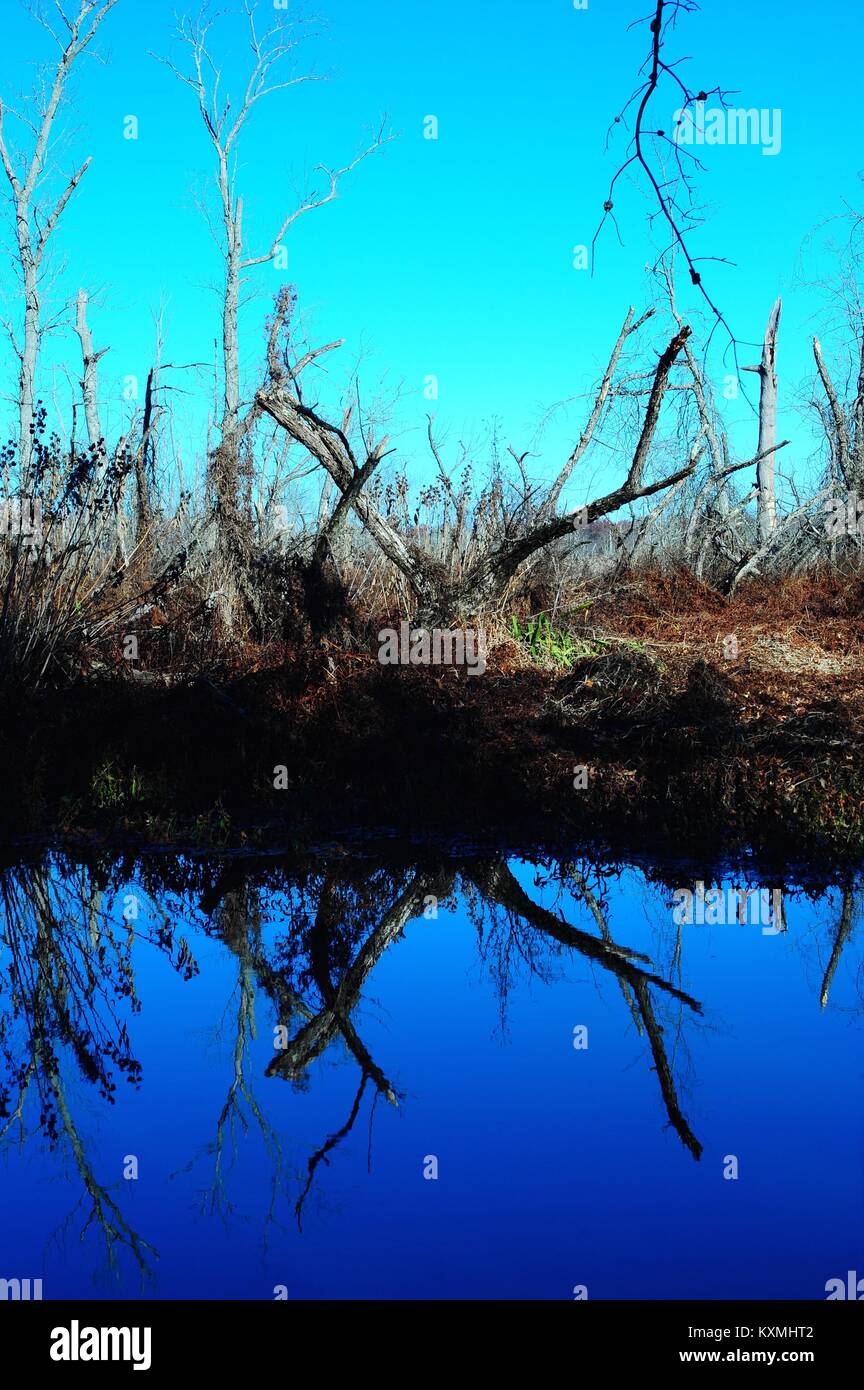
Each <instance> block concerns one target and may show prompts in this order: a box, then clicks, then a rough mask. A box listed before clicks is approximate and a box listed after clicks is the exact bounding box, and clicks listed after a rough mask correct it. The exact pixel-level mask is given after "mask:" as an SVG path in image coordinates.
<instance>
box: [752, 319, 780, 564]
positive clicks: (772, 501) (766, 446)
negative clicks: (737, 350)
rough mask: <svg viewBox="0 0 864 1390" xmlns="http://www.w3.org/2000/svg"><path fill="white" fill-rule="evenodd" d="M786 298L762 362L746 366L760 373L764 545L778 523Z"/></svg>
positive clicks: (770, 321)
mask: <svg viewBox="0 0 864 1390" xmlns="http://www.w3.org/2000/svg"><path fill="white" fill-rule="evenodd" d="M782 303H783V302H782V300H781V299H779V298H778V299H777V300H776V301H775V303H774V307H773V309H772V310H771V313H770V315H769V318H768V326H767V328H766V329H765V339H764V341H763V344H762V361H761V362H760V363H759V365H758V367H745V368H744V370H745V372H758V373H759V439H758V442H757V445H756V454H757V456H758V458H759V460H760V462H759V466H758V468H757V472H756V482H757V484H758V487H759V500H758V515H759V540H760V543H761V544H762V545H763V546H764V545H765V543H766V542H767V541H768V540H769V539H770V537H771V535H772V532H773V531H774V530H775V528H776V526H777V493H776V482H775V461H774V455H775V452H776V449H775V444H776V440H777V372H776V363H777V329H778V327H779V325H780V310H781V308H782Z"/></svg>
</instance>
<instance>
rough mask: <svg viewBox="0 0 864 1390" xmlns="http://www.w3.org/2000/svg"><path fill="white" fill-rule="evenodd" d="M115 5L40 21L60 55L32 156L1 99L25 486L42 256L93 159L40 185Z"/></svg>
mask: <svg viewBox="0 0 864 1390" xmlns="http://www.w3.org/2000/svg"><path fill="white" fill-rule="evenodd" d="M116 4H117V0H101V3H100V0H79V8H78V15H77V17H76V18H75V19H69V18H68V17H67V16H66V14H65V12H64V9H63V6H62V5H61V4H60V3H59V0H58V3H57V6H56V8H57V11H58V13H59V15H60V19H61V20H62V23H63V26H64V28H63V29H62V30H60V31H59V32H57V33H55V32H54V30H53V29H52V28H51V27H50V26H49V24H48V22H47V20H46V19H44V18H43V19H42V20H41V22H42V24H43V26H44V27H45V28H46V29H47V30H48V32H49V34H50V35H51V37H52V38H53V39H54V41H55V43H56V44H57V46H58V48H59V49H60V57H59V58H58V60H57V65H56V68H55V69H54V72H53V76H52V77H51V78H50V79H49V81H48V83H47V84H46V86H45V87H44V89H43V90H42V92H40V94H39V96H38V97H37V101H36V118H35V120H32V121H31V120H30V119H29V118H25V117H19V119H20V120H21V121H22V122H23V124H24V125H25V126H27V127H28V128H29V129H30V130H31V131H32V133H33V135H34V137H35V139H34V143H33V147H32V150H31V152H30V154H29V156H28V155H24V156H23V157H18V158H16V155H15V152H14V151H12V150H10V148H9V146H8V145H7V143H6V136H5V132H4V128H3V127H4V117H5V114H6V107H5V106H4V104H3V103H2V102H0V160H2V163H3V168H4V171H5V173H6V178H7V179H8V180H9V185H10V188H11V190H12V205H13V208H14V211H15V234H16V242H17V247H18V267H19V272H20V275H21V283H22V288H23V293H24V324H23V339H22V341H21V342H20V343H19V342H16V344H15V351H16V353H17V356H18V359H19V361H20V372H19V390H18V417H19V433H20V445H19V447H20V466H21V481H22V486H26V480H27V479H28V477H29V475H30V468H31V462H32V458H33V445H34V439H33V434H34V425H35V406H36V369H37V366H38V360H39V351H40V347H41V343H42V299H41V292H40V277H41V272H42V266H43V261H44V258H45V252H46V250H47V248H48V243H49V241H50V240H51V237H52V236H53V234H54V232H55V231H56V230H57V224H58V222H59V221H60V218H61V217H62V215H63V212H64V211H65V208H66V205H67V203H68V202H69V199H70V198H71V197H72V194H73V193H74V192H75V190H76V188H77V187H78V185H79V183H80V182H81V180H82V178H83V177H84V175H85V174H86V172H87V170H88V168H89V166H90V159H89V158H88V159H85V161H84V163H83V164H82V165H81V166H80V168H79V169H78V170H77V171H76V172H75V173H73V174H72V175H71V176H70V177H69V178H68V180H67V182H66V186H65V188H64V189H63V192H62V193H61V194H60V196H59V198H57V200H56V201H54V200H53V199H52V200H51V201H49V202H48V203H47V204H46V202H45V200H44V198H42V197H41V196H40V195H39V190H40V188H41V185H42V183H43V181H44V179H45V175H46V164H47V161H48V157H49V146H50V142H51V138H52V134H53V131H54V125H55V121H56V119H57V113H58V110H59V108H60V104H61V101H62V100H63V95H64V92H65V90H66V85H67V83H68V81H69V76H70V73H71V71H72V68H73V67H74V65H75V63H76V62H77V60H78V59H79V58H80V56H81V54H82V53H83V52H84V50H85V49H86V48H87V47H88V46H89V45H90V44H91V43H92V41H93V38H94V36H95V34H96V31H97V30H98V28H99V26H100V24H101V23H102V21H103V19H104V18H105V16H106V15H107V14H108V12H109V10H112V9H113V8H114V6H115V5H116ZM12 114H15V113H14V112H13V113H12Z"/></svg>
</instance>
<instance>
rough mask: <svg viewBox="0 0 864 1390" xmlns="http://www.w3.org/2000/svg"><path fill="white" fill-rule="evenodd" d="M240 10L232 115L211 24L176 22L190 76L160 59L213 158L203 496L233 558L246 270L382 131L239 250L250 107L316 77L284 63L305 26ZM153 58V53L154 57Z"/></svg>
mask: <svg viewBox="0 0 864 1390" xmlns="http://www.w3.org/2000/svg"><path fill="white" fill-rule="evenodd" d="M243 11H244V14H245V16H246V20H247V24H248V42H249V47H250V49H251V53H252V58H251V62H250V64H249V72H248V78H247V81H246V86H245V89H244V91H243V95H242V99H241V101H240V103H239V107H237V108H236V110H235V104H234V103H232V101H231V99H230V96H229V95H228V93H227V92H224V91H222V90H221V89H222V77H223V72H222V68H221V67H220V66H219V65H218V64H217V61H216V59H215V57H214V55H213V53H212V51H211V48H210V46H209V36H210V32H211V30H212V27H213V21H212V19H211V18H210V17H208V16H207V15H206V14H204V13H202V14H201V15H200V16H199V18H198V19H197V20H196V21H190V20H187V19H184V20H182V21H181V24H180V27H179V30H178V35H179V37H180V39H181V40H182V42H183V43H184V44H185V45H186V46H187V47H188V49H189V56H190V59H191V71H184V70H183V69H181V68H179V67H177V66H175V64H174V63H172V62H170V61H169V60H167V59H165V58H160V59H159V60H158V61H160V62H163V63H165V65H166V66H167V67H168V68H170V70H171V71H172V72H173V73H174V75H175V76H176V77H177V78H179V80H180V81H181V82H183V83H184V84H185V85H186V86H188V87H190V88H191V89H192V91H193V92H194V93H195V97H196V99H197V102H198V110H199V112H200V115H201V120H202V121H203V123H204V126H205V128H206V130H207V134H208V136H209V137H210V141H211V144H212V146H213V150H214V153H215V156H216V164H217V173H216V179H217V185H218V190H219V201H220V207H221V216H222V228H221V231H220V233H219V234H218V236H217V241H218V244H219V248H220V252H221V254H222V256H223V259H224V282H223V293H222V378H223V380H222V407H221V421H220V424H219V433H220V439H219V443H218V445H217V447H216V448H215V449H214V450H213V452H212V454H211V456H210V459H209V460H208V477H207V486H208V493H209V496H210V499H211V502H212V503H213V506H214V509H215V512H216V515H217V518H218V520H219V536H220V542H221V543H222V548H223V552H227V554H228V556H230V558H232V559H235V560H236V558H237V556H236V549H237V544H236V542H237V539H238V536H239V521H240V518H239V481H240V452H241V446H242V444H243V441H244V439H245V438H246V436H247V435H248V433H249V430H250V429H251V426H252V424H253V423H254V421H255V419H256V417H257V412H254V411H252V412H249V413H248V414H247V416H246V417H245V419H244V418H243V417H242V414H241V393H240V335H239V313H240V302H241V295H242V289H243V285H244V282H245V278H246V272H247V271H249V270H252V269H254V268H256V267H258V266H261V265H267V264H269V263H270V262H272V261H273V260H274V259H275V258H276V255H277V253H278V252H279V249H280V245H281V243H282V240H283V238H284V237H285V235H286V233H287V231H288V229H289V227H291V226H292V224H293V223H294V222H296V221H297V220H298V218H300V217H302V215H303V214H304V213H306V212H310V211H312V210H313V209H314V208H320V207H323V206H324V204H325V203H329V202H332V200H333V199H334V198H335V197H336V196H337V191H338V186H339V182H340V180H341V179H342V178H343V176H344V175H345V174H348V173H350V172H351V171H352V170H353V169H354V168H356V166H357V165H358V164H359V163H360V162H361V160H363V159H365V158H366V156H367V155H369V154H371V153H372V151H373V150H375V149H377V148H378V147H379V146H380V145H381V144H382V143H383V142H384V140H385V137H384V134H383V129H382V130H380V131H379V132H378V134H377V135H376V136H375V138H374V140H373V142H372V143H371V145H370V146H369V147H368V148H367V149H365V150H363V151H362V152H361V153H360V154H359V155H357V157H356V158H355V159H353V160H352V161H351V162H350V163H349V164H347V165H346V166H345V167H344V168H341V169H336V170H331V169H327V168H324V167H323V166H322V167H320V168H319V169H318V171H317V172H318V174H319V175H322V176H323V182H322V184H321V185H320V186H319V187H318V189H317V190H314V191H311V192H309V193H308V194H307V195H306V196H305V197H304V198H303V199H302V200H301V202H300V203H299V205H298V206H297V207H295V208H294V209H293V210H292V211H289V212H288V213H286V215H285V217H284V218H283V220H282V222H281V224H280V226H279V227H278V229H277V230H276V233H275V235H274V237H273V239H272V241H271V242H270V244H269V246H268V247H267V249H266V250H264V251H262V252H258V253H255V252H252V253H248V254H247V252H246V248H245V246H244V239H243V198H242V196H241V195H240V194H239V193H238V191H237V153H238V144H239V140H240V136H241V134H242V132H243V129H244V127H245V125H246V122H247V120H248V119H249V116H250V115H251V113H252V111H253V109H254V108H255V106H256V105H257V104H258V103H259V102H260V101H262V100H263V99H264V98H265V97H269V96H272V95H274V94H275V93H276V92H280V91H284V90H285V89H287V88H289V87H295V86H298V85H299V84H300V83H303V82H312V81H318V80H320V79H319V78H317V77H316V76H315V75H314V74H312V73H301V74H290V70H289V68H288V64H289V63H290V61H291V60H292V59H293V57H294V55H295V52H296V50H297V48H298V47H299V45H300V44H301V43H302V41H303V39H304V38H305V37H306V35H305V33H304V28H305V26H304V25H303V23H302V22H301V21H297V20H293V19H290V18H289V17H288V15H287V14H286V13H285V12H284V11H281V12H279V13H277V14H276V15H275V17H274V19H273V22H272V25H271V27H269V28H268V29H266V31H265V32H263V33H259V29H258V24H257V12H258V5H257V0H244V3H243ZM153 56H156V55H153Z"/></svg>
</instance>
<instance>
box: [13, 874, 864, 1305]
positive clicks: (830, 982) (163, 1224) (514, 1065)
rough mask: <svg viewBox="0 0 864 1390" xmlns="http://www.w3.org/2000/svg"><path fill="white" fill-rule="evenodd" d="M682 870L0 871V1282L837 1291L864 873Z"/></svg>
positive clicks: (848, 1235)
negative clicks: (834, 878)
mask: <svg viewBox="0 0 864 1390" xmlns="http://www.w3.org/2000/svg"><path fill="white" fill-rule="evenodd" d="M696 878H697V875H696V873H695V872H694V871H693V870H692V869H686V870H685V869H684V868H677V869H676V868H675V867H669V866H666V867H664V868H662V869H660V868H659V867H658V866H650V865H648V866H646V865H642V866H639V867H637V866H635V865H628V864H621V863H610V864H605V863H599V862H597V861H596V860H594V859H591V858H573V859H570V860H567V861H563V860H548V861H538V860H533V861H531V862H528V861H526V860H525V859H523V858H521V857H519V856H516V855H513V854H511V853H506V852H502V853H500V854H497V855H496V854H492V853H488V852H483V853H474V854H471V853H464V854H462V853H460V854H458V855H452V854H445V853H443V852H441V853H437V852H436V853H430V852H429V851H427V850H424V851H423V852H422V853H421V852H419V851H418V852H416V853H414V852H412V851H410V850H408V849H404V848H403V849H402V850H401V851H399V852H397V851H396V849H395V848H394V852H393V854H392V855H390V856H389V858H386V859H385V858H384V857H383V856H382V855H378V856H376V855H375V854H374V853H372V852H371V851H366V852H363V853H358V852H357V851H356V850H354V849H351V848H349V847H345V846H330V847H329V848H328V849H327V850H326V851H321V852H320V853H316V854H309V855H307V856H306V857H303V858H300V857H297V856H295V857H294V858H293V859H292V860H291V861H290V862H288V861H285V860H280V859H277V858H275V857H273V858H271V859H261V858H249V857H242V856H230V855H226V856H224V857H217V858H212V857H211V858H208V859H198V858H195V857H194V856H186V857H183V856H180V857H171V856H166V855H152V856H145V857H143V858H118V859H108V858H106V859H97V860H92V859H91V860H90V861H89V862H88V863H78V862H74V861H73V860H70V859H68V858H66V857H63V856H59V855H56V854H55V855H47V856H44V857H40V858H32V859H31V860H29V861H28V862H22V863H17V864H15V863H13V864H12V865H11V866H9V867H6V868H4V869H2V870H0V1279H7V1280H11V1279H21V1280H24V1279H30V1280H31V1281H32V1280H37V1279H41V1280H42V1296H43V1298H44V1299H52V1298H104V1297H109V1298H110V1297H116V1298H132V1299H137V1298H148V1297H157V1298H164V1299H184V1298H224V1299H273V1298H276V1297H287V1298H289V1299H292V1300H293V1299H348V1298H365V1299H399V1298H419V1299H437V1298H459V1299H475V1298H477V1299H480V1298H490V1299H515V1298H519V1299H526V1298H527V1299H534V1298H538V1299H540V1298H542V1299H573V1298H574V1297H585V1296H586V1295H587V1297H588V1298H589V1299H604V1298H630V1299H640V1298H662V1299H679V1298H739V1297H741V1298H753V1299H760V1298H787V1299H788V1298H805V1299H824V1298H825V1297H826V1292H825V1289H826V1283H827V1282H828V1281H829V1280H831V1279H835V1278H842V1279H843V1280H844V1281H845V1280H846V1277H847V1271H849V1270H858V1271H860V1274H861V1276H864V1185H862V1176H864V1123H862V1116H864V1105H862V1089H861V1081H862V1051H861V1041H862V1022H864V971H862V950H861V943H862V932H861V929H860V923H859V915H860V909H861V906H862V904H864V894H862V892H861V890H859V887H858V885H857V883H856V882H855V881H854V880H851V881H849V882H847V883H845V884H839V883H837V884H834V885H831V884H828V885H826V884H818V885H814V884H809V885H807V884H804V885H801V884H797V885H796V884H794V883H791V884H790V883H780V884H778V882H777V880H776V879H775V880H772V881H766V883H765V884H764V885H763V884H761V883H760V880H759V879H758V877H757V876H752V875H751V877H750V879H749V880H748V882H747V883H745V881H744V878H743V877H742V875H741V873H740V872H739V873H737V874H733V873H730V874H729V875H728V876H727V877H726V878H724V879H723V880H722V881H721V882H720V883H719V884H717V885H715V888H716V889H719V891H714V892H712V891H711V890H712V885H711V883H710V882H709V883H708V884H707V885H706V886H705V889H704V890H702V889H700V888H699V887H698V886H697V883H696ZM760 886H761V887H763V888H764V891H763V892H762V893H761V895H760V892H759V891H758V890H759V888H760ZM745 887H749V888H750V889H751V894H750V896H749V897H748V898H745V899H743V901H742V897H741V894H740V893H739V892H736V890H739V889H742V888H745ZM691 895H692V896H691ZM682 904H683V907H682ZM706 904H707V908H708V910H706ZM736 904H737V906H736ZM742 916H743V917H744V918H745V920H744V921H743V922H742V921H741V920H740V917H742Z"/></svg>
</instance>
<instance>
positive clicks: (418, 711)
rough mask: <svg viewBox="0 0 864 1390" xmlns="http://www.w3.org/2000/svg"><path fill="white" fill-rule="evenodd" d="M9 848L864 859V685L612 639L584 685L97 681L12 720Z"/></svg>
mask: <svg viewBox="0 0 864 1390" xmlns="http://www.w3.org/2000/svg"><path fill="white" fill-rule="evenodd" d="M0 756H2V765H3V769H4V776H3V791H2V797H0V832H2V834H3V836H4V838H7V839H8V838H12V837H16V838H17V837H20V836H36V837H40V838H41V837H44V836H48V837H52V836H53V837H59V838H62V837H65V836H75V837H80V836H84V837H89V836H109V837H111V836H116V835H125V836H133V837H135V838H136V839H138V840H140V841H142V842H151V843H180V842H187V843H196V844H203V845H208V844H210V845H215V846H221V845H226V846H228V845H255V844H262V845H273V844H290V843H292V842H295V843H296V842H298V841H301V840H308V839H310V838H316V837H317V838H321V837H325V838H326V837H327V836H328V835H339V834H341V833H344V832H345V831H346V830H347V829H349V828H350V829H351V830H352V831H353V832H360V833H361V834H362V833H366V834H374V833H376V832H378V831H381V830H387V829H392V828H394V827H395V828H397V829H398V831H399V832H400V833H401V834H404V835H406V836H412V835H413V836H421V837H422V836H423V835H430V836H444V837H448V838H452V837H463V838H465V839H466V840H468V841H481V842H482V841H486V842H488V841H491V840H493V839H494V840H497V841H498V842H508V841H509V842H519V843H526V844H541V843H546V844H549V845H561V844H564V843H566V842H568V841H576V840H581V841H584V840H592V841H594V842H598V841H599V842H607V843H608V844H610V845H611V846H615V847H617V848H620V849H622V850H624V849H627V848H631V849H633V850H636V851H641V852H654V851H656V852H657V853H669V852H674V853H676V854H679V853H693V854H695V855H697V856H698V857H700V858H704V857H706V856H708V857H710V858H712V859H713V858H717V857H719V856H722V855H726V854H735V853H737V852H740V851H741V850H742V849H744V848H745V847H752V849H753V850H755V851H756V852H757V853H759V854H762V855H763V856H768V857H771V858H774V859H777V860H779V861H782V860H784V859H787V858H788V859H789V860H801V859H808V858H815V859H822V860H825V861H827V860H828V859H830V860H846V861H850V862H851V861H854V860H856V859H858V858H859V857H860V856H861V855H862V853H864V774H862V769H864V716H862V688H861V684H860V682H859V680H858V679H857V676H855V675H853V674H850V673H848V672H845V673H844V672H840V673H835V674H825V673H824V672H823V673H820V676H819V679H818V682H817V683H815V684H814V683H812V682H811V681H810V680H809V678H808V677H806V676H805V675H803V674H799V675H798V676H797V677H796V676H795V675H794V674H792V673H786V674H785V675H784V676H783V678H782V679H777V678H776V677H775V676H774V675H773V674H772V673H770V672H769V673H765V672H760V671H754V670H753V669H750V668H748V667H747V666H745V665H743V664H742V666H741V667H739V668H737V669H735V668H728V669H721V667H720V666H719V665H717V664H715V663H713V662H711V661H706V660H705V659H703V658H701V657H700V658H697V659H695V660H694V659H693V658H692V653H691V654H690V655H689V656H685V657H682V659H679V660H671V659H669V658H668V657H666V658H664V660H662V661H660V660H657V659H656V658H654V657H652V656H650V655H648V654H647V652H646V651H642V650H637V649H634V648H633V647H632V644H631V645H628V646H615V645H614V644H613V645H610V646H608V648H607V649H606V650H605V651H603V652H602V653H600V654H599V655H593V656H591V657H588V658H585V659H583V660H580V661H577V662H576V663H575V664H574V665H573V666H572V668H571V669H570V670H569V671H567V672H566V673H558V672H555V671H551V670H545V669H540V668H538V667H536V666H521V667H520V666H513V665H510V666H509V667H508V666H507V664H506V662H504V661H502V660H499V661H497V662H496V659H495V653H494V652H493V654H492V659H491V660H490V663H489V666H488V669H487V671H486V673H485V675H484V676H483V677H482V679H481V678H476V677H475V678H471V677H468V676H466V674H465V672H464V671H459V670H457V669H454V668H429V669H415V668H410V667H409V668H403V667H386V666H381V665H380V664H379V663H378V662H377V661H376V660H375V659H374V657H371V656H369V655H365V654H362V655H358V654H356V653H355V654H351V653H344V652H339V651H328V650H327V649H326V648H321V649H314V650H309V651H305V652H297V653H294V654H293V655H291V656H290V657H289V658H288V659H286V660H283V661H282V662H280V664H279V665H277V666H272V667H269V668H267V669H262V670H255V671H249V672H247V673H245V674H241V675H238V676H236V677H232V678H229V679H221V680H214V679H212V678H210V677H197V678H195V679H190V680H185V681H184V680H182V679H181V680H179V681H176V682H175V683H174V684H173V685H172V686H171V687H170V688H166V687H165V686H163V685H162V684H161V683H157V684H153V685H143V686H142V685H141V684H140V683H133V682H129V681H102V682H94V681H93V680H92V679H91V680H88V681H83V682H82V683H81V684H80V685H78V686H76V687H73V688H71V689H69V690H66V691H64V692H62V693H56V694H51V693H46V694H43V695H42V696H40V697H39V698H38V699H36V700H33V699H31V700H28V701H27V702H21V703H19V704H18V705H17V706H11V705H10V706H8V707H7V708H6V710H5V711H4V715H3V721H2V735H0Z"/></svg>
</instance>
